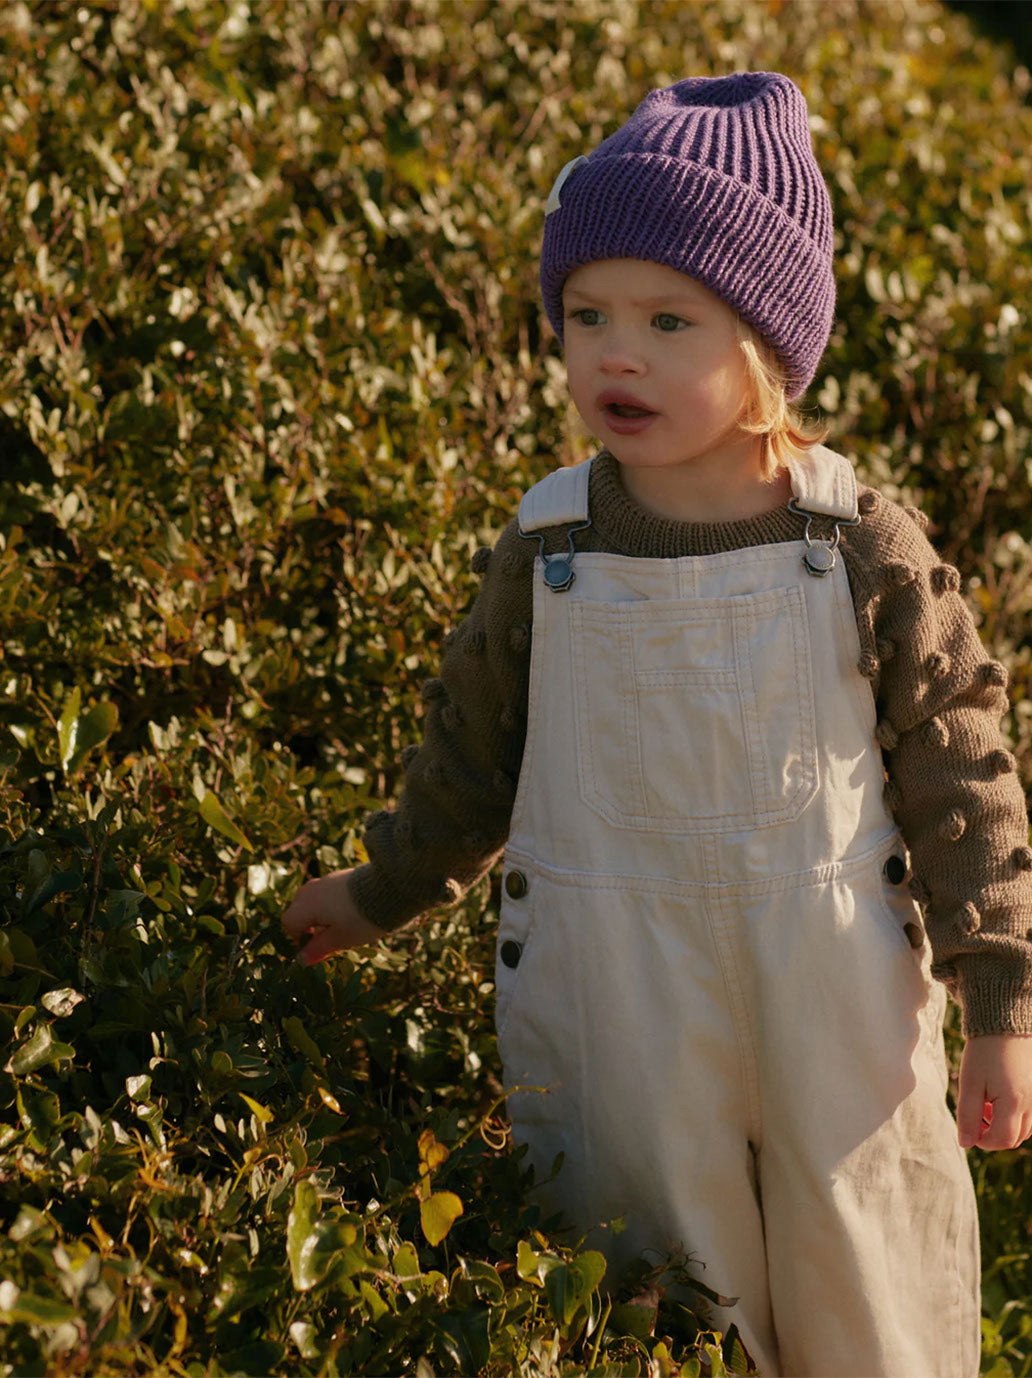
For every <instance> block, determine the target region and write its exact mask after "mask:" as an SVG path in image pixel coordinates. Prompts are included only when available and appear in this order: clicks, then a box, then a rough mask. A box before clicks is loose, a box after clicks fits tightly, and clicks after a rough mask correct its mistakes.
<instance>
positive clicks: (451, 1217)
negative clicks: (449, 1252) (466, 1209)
mask: <svg viewBox="0 0 1032 1378" xmlns="http://www.w3.org/2000/svg"><path fill="white" fill-rule="evenodd" d="M461 1214H462V1202H461V1201H460V1200H459V1198H458V1197H457V1196H456V1195H455V1193H454V1192H452V1191H435V1192H434V1193H433V1195H432V1196H430V1197H428V1198H427V1199H426V1200H425V1201H420V1203H419V1219H420V1222H421V1224H422V1226H423V1233H424V1234H425V1235H426V1237H427V1239H428V1240H429V1241H430V1243H431V1244H440V1242H441V1240H442V1239H443V1238H444V1237H445V1235H446V1234H447V1233H448V1231H449V1230H450V1229H451V1227H452V1225H453V1224H454V1223H455V1221H456V1220H458V1218H459V1216H460V1215H461Z"/></svg>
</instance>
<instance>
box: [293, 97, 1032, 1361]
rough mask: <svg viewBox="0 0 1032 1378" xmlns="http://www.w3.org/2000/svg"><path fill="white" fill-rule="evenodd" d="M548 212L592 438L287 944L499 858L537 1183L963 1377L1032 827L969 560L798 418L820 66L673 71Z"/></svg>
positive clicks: (575, 1209) (1016, 1007)
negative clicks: (970, 596) (957, 1044)
mask: <svg viewBox="0 0 1032 1378" xmlns="http://www.w3.org/2000/svg"><path fill="white" fill-rule="evenodd" d="M546 212H547V213H546V219H545V229H544V243H543V253H542V264H541V285H542V292H543V297H544V303H545V309H546V311H547V314H548V317H549V320H550V321H551V323H552V325H553V327H554V328H555V330H556V332H557V334H558V336H559V339H560V340H561V341H562V343H563V346H564V350H565V358H566V365H567V371H568V377H569V383H570V389H571V392H572V395H573V398H574V401H575V402H576V404H577V408H578V410H579V411H580V413H581V415H582V416H583V417H584V419H585V421H586V423H587V424H588V426H589V427H590V429H591V431H592V432H593V433H594V434H596V435H597V436H599V437H600V438H601V439H602V441H603V448H602V449H601V450H600V451H599V453H597V454H595V455H594V456H593V457H592V458H591V459H589V460H587V461H585V462H584V463H582V464H578V465H575V466H572V467H569V468H562V469H559V470H557V471H555V472H553V473H551V474H549V475H548V476H547V477H546V478H545V479H544V480H542V481H541V482H540V483H537V484H535V485H533V487H531V488H530V489H529V490H528V491H527V492H526V493H525V495H524V497H523V499H522V501H521V503H520V506H519V513H518V517H517V518H516V519H514V520H513V521H512V522H510V524H509V526H508V527H507V528H506V529H505V531H504V532H503V533H502V535H501V537H500V538H499V540H498V542H497V544H496V546H495V547H494V549H493V550H490V549H488V548H483V549H481V550H479V551H478V552H477V554H476V556H475V557H474V561H473V568H474V570H475V571H476V572H477V573H478V574H481V575H482V576H483V583H482V585H481V589H480V592H479V595H478V597H477V600H476V602H475V604H474V606H473V608H472V610H471V612H470V614H469V616H468V617H467V618H466V619H465V621H464V622H463V624H462V625H461V626H460V627H458V628H457V629H456V630H455V631H453V632H451V633H449V635H448V636H447V637H446V638H445V646H446V654H445V655H444V658H443V661H442V664H441V670H440V677H439V678H434V679H430V680H428V681H427V682H426V684H425V685H424V687H423V698H424V700H425V702H426V703H427V715H426V730H425V738H424V741H423V744H422V745H421V746H419V747H416V746H414V745H413V746H410V747H409V748H407V751H406V753H405V756H404V757H403V759H404V761H405V764H406V767H407V777H406V782H405V790H404V794H403V797H402V799H401V801H400V804H399V806H398V809H397V811H396V812H394V813H389V812H386V811H383V810H381V811H379V812H377V813H376V814H374V815H373V816H372V818H371V819H370V820H369V825H368V831H367V834H366V845H367V847H368V852H369V856H370V861H369V863H368V864H367V865H363V866H359V867H356V868H351V869H349V870H344V871H338V872H336V873H334V874H332V875H328V876H325V877H323V878H322V879H319V880H314V881H310V882H309V883H308V884H306V885H305V886H303V887H302V889H301V891H300V892H299V894H298V896H297V897H296V899H295V900H294V902H293V904H292V905H291V906H290V909H289V910H288V911H287V913H286V915H285V916H284V925H285V927H286V929H287V930H288V931H289V932H290V933H291V934H293V935H295V936H296V937H299V938H300V937H301V936H302V935H303V934H307V933H310V932H313V931H314V932H315V936H314V937H312V938H311V939H310V940H309V942H308V943H307V946H306V947H305V949H304V951H303V953H302V954H301V956H302V959H303V960H306V961H316V960H319V959H320V958H323V957H325V956H327V955H328V954H330V953H332V952H335V951H339V950H341V949H343V948H347V947H352V946H355V945H357V944H361V943H366V942H373V941H375V940H376V939H377V938H379V937H381V936H382V935H383V934H384V933H385V932H390V931H392V930H394V929H396V928H397V927H398V926H399V925H400V924H402V923H405V922H407V921H408V920H410V919H413V918H415V917H417V916H419V915H421V914H424V913H426V912H427V911H428V910H430V909H433V908H434V907H435V906H437V905H439V904H441V903H447V902H452V901H455V900H457V899H459V898H460V897H461V896H462V895H463V894H464V893H465V891H466V890H467V889H468V888H469V886H470V885H471V884H472V883H473V882H474V881H475V880H476V879H477V878H478V877H479V876H481V875H483V874H484V872H485V870H486V869H487V868H488V867H489V866H490V865H491V864H492V863H493V862H494V861H495V860H496V858H497V857H498V855H499V852H500V851H502V850H503V849H504V853H505V856H504V865H503V887H502V888H503V895H502V906H501V919H500V926H499V934H498V949H497V952H498V956H497V967H496V984H497V1006H496V1018H497V1025H498V1037H499V1046H500V1050H501V1055H502V1061H503V1064H504V1068H505V1076H506V1085H509V1086H513V1085H516V1084H520V1085H527V1086H531V1085H535V1086H536V1085H547V1086H548V1087H549V1088H550V1091H549V1093H548V1094H541V1093H535V1092H530V1091H527V1092H518V1093H515V1094H513V1095H511V1096H510V1099H509V1110H510V1115H511V1119H512V1123H513V1129H514V1135H515V1137H516V1139H517V1141H523V1142H526V1143H527V1144H529V1153H530V1160H531V1161H532V1162H533V1163H534V1164H535V1166H536V1168H537V1169H538V1172H539V1176H541V1177H547V1176H548V1173H549V1169H550V1167H551V1165H552V1163H553V1160H554V1158H555V1156H556V1154H557V1153H559V1151H560V1150H561V1151H562V1152H563V1154H564V1155H565V1156H564V1161H563V1166H562V1168H561V1170H560V1171H559V1173H558V1175H557V1177H556V1178H555V1180H554V1182H552V1183H550V1184H549V1186H548V1190H549V1191H550V1192H551V1193H552V1196H551V1197H550V1198H549V1199H550V1200H554V1201H555V1203H557V1204H560V1205H561V1206H562V1208H563V1209H564V1210H565V1212H566V1213H567V1215H568V1216H569V1217H570V1218H571V1219H572V1220H573V1221H574V1222H575V1223H576V1224H577V1225H578V1226H580V1227H582V1228H583V1229H585V1230H588V1229H591V1228H592V1227H597V1226H601V1225H604V1224H605V1222H608V1221H612V1220H614V1219H615V1218H617V1217H621V1216H622V1217H624V1219H625V1221H626V1229H625V1230H624V1231H623V1232H622V1233H619V1234H617V1235H616V1236H615V1237H610V1236H609V1235H608V1234H607V1235H605V1236H604V1238H603V1239H602V1241H601V1247H604V1248H605V1249H606V1252H607V1253H608V1255H609V1257H610V1259H611V1260H612V1261H613V1264H614V1265H617V1264H622V1263H623V1262H626V1261H627V1260H628V1259H630V1258H632V1257H633V1256H635V1255H636V1254H638V1253H639V1252H640V1251H643V1250H657V1249H663V1248H665V1247H668V1246H678V1245H680V1246H682V1247H683V1248H684V1250H685V1251H686V1252H687V1253H688V1254H689V1256H690V1258H691V1259H692V1260H693V1261H695V1262H697V1264H698V1265H699V1266H702V1267H704V1268H705V1272H704V1273H703V1274H701V1276H702V1279H703V1281H705V1282H706V1283H707V1284H708V1285H709V1286H711V1287H713V1288H715V1289H716V1290H717V1291H719V1292H721V1293H724V1294H730V1295H731V1296H733V1297H737V1298H738V1299H739V1300H738V1302H737V1304H736V1305H735V1306H734V1307H733V1308H732V1309H731V1310H730V1311H729V1312H728V1313H727V1319H726V1322H725V1328H726V1325H729V1324H730V1323H731V1322H732V1321H734V1322H736V1323H737V1325H738V1327H739V1331H740V1333H741V1335H742V1338H743V1340H744V1342H745V1344H746V1346H747V1348H748V1349H749V1351H750V1353H751V1354H752V1356H753V1358H754V1359H755V1361H756V1362H757V1364H758V1366H759V1370H760V1372H761V1373H762V1374H764V1375H773V1374H790V1375H822V1378H827V1375H865V1376H866V1378H871V1375H891V1376H892V1378H933V1376H934V1378H974V1375H975V1374H976V1373H977V1371H978V1362H979V1241H978V1227H977V1218H976V1213H975V1199H974V1191H973V1188H972V1183H971V1177H970V1173H969V1170H968V1167H967V1162H966V1158H965V1154H964V1152H963V1148H962V1146H961V1145H963V1146H967V1145H970V1144H972V1143H974V1142H975V1141H976V1138H978V1137H979V1130H980V1128H981V1130H982V1136H981V1143H982V1145H983V1147H985V1148H993V1149H999V1148H1010V1147H1014V1146H1016V1145H1017V1144H1020V1143H1021V1142H1022V1141H1023V1140H1024V1139H1026V1138H1028V1137H1029V1135H1030V1133H1032V1040H1030V1038H1029V1035H1032V941H1030V940H1032V927H1030V925H1032V850H1030V848H1029V846H1028V845H1027V844H1028V823H1027V817H1026V812H1025V805H1024V798H1023V794H1022V790H1021V788H1020V785H1019V782H1018V779H1017V776H1016V775H1015V773H1014V772H1015V766H1016V762H1015V760H1014V758H1013V756H1012V755H1011V754H1010V753H1009V752H1008V751H1006V750H1005V749H1004V747H1003V745H1002V741H1001V737H1000V734H999V719H1000V717H1001V715H1002V713H1003V712H1004V711H1005V709H1006V707H1007V695H1006V693H1005V688H1006V682H1007V676H1006V671H1005V670H1004V668H1003V666H1002V665H1000V664H998V663H996V662H994V661H992V660H990V659H988V658H987V657H986V654H985V651H984V650H983V648H982V645H981V642H980V640H979V637H978V633H977V630H976V628H975V626H974V623H973V620H972V618H971V615H970V613H969V611H968V609H967V606H966V604H965V602H964V599H963V596H962V595H961V593H960V579H959V575H958V572H957V570H956V569H955V568H954V567H953V566H951V565H948V564H944V563H942V561H941V560H940V557H939V556H938V554H937V553H936V551H935V549H934V548H933V547H932V546H931V545H930V543H929V542H928V540H927V539H926V537H925V536H924V534H923V530H924V526H925V524H926V523H925V519H924V518H923V516H922V514H921V513H920V512H919V511H918V510H916V509H915V508H912V507H902V506H900V505H898V504H897V503H895V502H893V501H891V500H889V499H887V498H883V497H881V496H880V495H879V494H878V493H877V492H876V491H874V490H873V489H870V488H867V487H864V486H863V485H858V484H857V481H856V479H855V477H854V473H853V469H852V465H851V464H850V462H849V460H848V459H847V458H845V457H844V456H842V455H841V454H838V453H837V452H835V451H834V450H831V449H828V448H826V447H825V446H823V445H822V444H820V443H819V441H818V440H817V439H816V438H815V436H814V435H813V433H812V432H810V431H809V430H808V429H807V423H806V422H804V421H802V420H801V419H800V418H799V417H798V416H796V415H794V414H793V413H792V412H791V411H790V410H789V409H788V405H787V404H788V402H790V401H791V400H792V399H794V398H796V397H798V396H799V395H800V394H801V393H803V392H804V391H805V388H806V386H807V385H808V383H809V382H810V381H811V379H812V378H813V376H814V374H815V372H816V369H817V366H818V364H819V361H820V359H821V356H822V353H823V351H824V348H825V345H826V343H827V340H828V336H829V333H830V329H831V323H832V318H833V312H834V304H835V290H834V279H833V265H832V249H833V237H832V216H831V204H830V199H829V195H828V191H827V187H826V186H825V184H824V181H823V178H822V177H821V174H820V171H819V169H818V166H817V163H816V161H815V158H814V154H813V149H812V145H811V140H810V134H809V126H808V119H807V109H806V103H805V100H804V98H803V96H802V93H801V92H800V91H799V90H798V88H797V87H796V86H795V85H794V84H793V82H791V81H790V80H789V79H788V78H787V77H785V76H783V75H781V74H779V73H777V72H740V73H735V74H733V75H730V76H726V77H717V78H691V79H688V80H684V81H680V82H677V83H676V84H674V85H673V86H670V87H668V88H666V89H662V90H655V91H652V92H651V93H650V94H649V95H648V96H647V97H646V98H645V99H644V100H643V101H642V102H641V104H640V105H639V106H638V108H637V109H636V110H635V112H634V115H633V116H632V118H631V119H630V120H629V122H628V123H627V124H625V125H624V126H623V128H621V129H619V130H618V131H617V132H616V133H615V134H613V135H612V137H610V138H608V139H606V140H605V141H604V142H603V143H601V144H600V145H599V146H598V147H597V148H595V149H594V150H593V151H592V152H591V153H590V154H588V155H586V156H580V157H578V158H575V159H574V160H573V161H572V162H570V163H568V164H567V165H566V167H564V168H563V170H562V172H561V173H560V175H559V177H558V179H557V180H556V183H555V186H554V187H553V190H552V194H551V196H550V198H549V202H548V206H547V208H546ZM517 784H518V787H517ZM908 861H909V862H910V863H912V867H913V869H912V870H908ZM908 877H909V885H908V886H907V887H904V885H903V882H904V881H905V880H907V879H908ZM918 901H920V903H921V905H922V906H923V920H924V922H923V921H922V908H921V907H919V904H918ZM925 923H926V924H927V930H926V928H925ZM947 989H948V990H950V991H951V992H952V994H953V995H954V996H955V998H956V999H957V1000H958V1001H959V1002H960V1004H961V1006H962V1009H963V1033H964V1036H965V1038H966V1040H967V1042H966V1044H965V1047H964V1052H963V1062H962V1068H961V1079H960V1094H959V1102H958V1120H959V1139H960V1142H959V1143H958V1137H957V1128H956V1126H955V1124H954V1121H953V1118H952V1116H951V1115H950V1112H949V1108H948V1106H947V1104H946V1100H945V1094H946V1090H947V1068H946V1061H945V1052H944V1046H943V1037H942V1020H943V1013H944V1008H945V1002H946V991H947ZM983 1109H984V1110H985V1112H986V1113H985V1117H984V1118H983ZM589 1242H594V1241H589Z"/></svg>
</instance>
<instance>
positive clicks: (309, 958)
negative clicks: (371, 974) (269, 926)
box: [283, 866, 384, 966]
mask: <svg viewBox="0 0 1032 1378" xmlns="http://www.w3.org/2000/svg"><path fill="white" fill-rule="evenodd" d="M356 869H357V868H356V867H354V866H350V867H348V869H347V870H344V871H331V872H330V873H329V874H328V875H325V876H320V877H319V878H318V880H309V881H306V882H305V884H304V885H302V887H301V889H300V890H299V891H298V892H297V894H296V895H295V896H294V899H293V902H292V903H291V905H290V907H289V908H288V909H287V911H286V913H285V914H284V915H283V927H284V928H285V929H286V931H287V932H288V933H289V934H290V936H291V937H292V938H295V939H297V940H299V941H300V940H301V939H302V938H304V936H305V934H307V933H313V934H314V936H313V937H312V938H311V939H310V941H309V942H308V944H307V946H305V947H303V948H302V949H301V951H300V952H299V953H298V954H297V960H298V961H299V962H304V964H305V966H311V965H312V964H313V963H314V962H321V961H322V959H323V958H324V957H331V956H332V955H333V954H334V953H335V952H343V951H344V950H345V949H346V948H349V947H361V946H362V945H363V944H364V943H375V942H376V941H377V940H378V939H380V938H382V937H383V936H384V930H383V929H382V928H377V926H376V925H375V924H373V923H370V922H369V920H368V919H367V918H366V917H365V916H364V915H363V913H362V911H361V910H360V909H359V908H358V906H357V905H356V904H355V901H354V900H353V899H352V898H351V891H350V890H349V889H348V876H349V875H350V874H351V872H352V871H354V870H356Z"/></svg>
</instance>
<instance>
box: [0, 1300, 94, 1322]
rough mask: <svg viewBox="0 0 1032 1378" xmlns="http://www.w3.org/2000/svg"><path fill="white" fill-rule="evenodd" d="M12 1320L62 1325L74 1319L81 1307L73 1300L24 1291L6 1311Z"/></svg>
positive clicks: (7, 1316)
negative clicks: (34, 1294)
mask: <svg viewBox="0 0 1032 1378" xmlns="http://www.w3.org/2000/svg"><path fill="white" fill-rule="evenodd" d="M5 1314H6V1318H8V1319H10V1320H12V1321H24V1322H27V1323H28V1324H29V1325H62V1324H65V1323H67V1322H68V1321H74V1320H76V1319H77V1318H78V1316H79V1314H80V1313H79V1309H78V1307H76V1306H73V1305H72V1304H71V1302H67V1301H60V1300H58V1298H57V1297H36V1296H33V1295H32V1293H31V1292H22V1293H21V1294H20V1295H19V1297H18V1300H17V1301H16V1302H15V1304H14V1305H13V1306H12V1307H11V1309H10V1310H9V1311H7V1312H6V1313H5Z"/></svg>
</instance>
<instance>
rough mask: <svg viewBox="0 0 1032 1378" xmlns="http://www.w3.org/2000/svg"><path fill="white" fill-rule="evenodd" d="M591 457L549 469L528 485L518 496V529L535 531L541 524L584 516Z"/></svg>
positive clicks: (583, 518) (549, 524)
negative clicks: (532, 483)
mask: <svg viewBox="0 0 1032 1378" xmlns="http://www.w3.org/2000/svg"><path fill="white" fill-rule="evenodd" d="M590 475H591V460H590V459H585V460H582V461H581V462H580V464H571V465H568V466H567V467H566V468H564V469H553V471H552V472H551V473H550V474H546V475H545V477H544V478H543V479H541V480H540V481H539V482H538V483H535V484H534V485H533V487H531V488H528V489H527V491H526V492H525V493H524V494H523V497H522V498H521V499H520V508H519V523H520V531H521V532H526V531H537V530H539V529H540V528H541V527H542V526H559V525H560V524H561V523H564V522H586V521H587V520H588V479H589V478H590Z"/></svg>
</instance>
